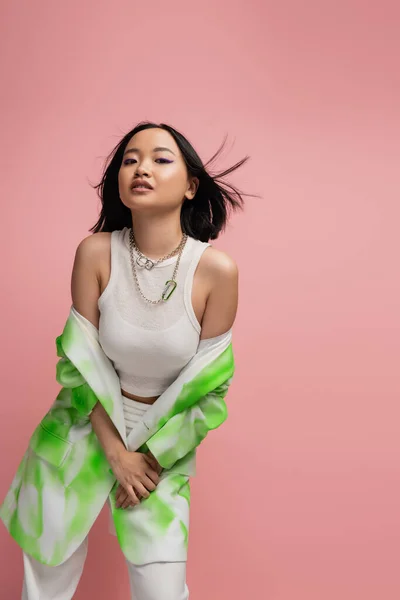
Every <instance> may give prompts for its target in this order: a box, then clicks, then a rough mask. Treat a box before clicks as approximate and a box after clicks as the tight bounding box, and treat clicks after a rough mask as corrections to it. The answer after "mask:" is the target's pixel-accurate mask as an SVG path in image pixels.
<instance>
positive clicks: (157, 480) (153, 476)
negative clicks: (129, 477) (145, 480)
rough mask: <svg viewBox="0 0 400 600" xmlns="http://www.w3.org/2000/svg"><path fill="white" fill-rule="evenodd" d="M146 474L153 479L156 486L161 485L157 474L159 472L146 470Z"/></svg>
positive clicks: (150, 469)
mask: <svg viewBox="0 0 400 600" xmlns="http://www.w3.org/2000/svg"><path fill="white" fill-rule="evenodd" d="M145 474H146V476H147V477H149V478H150V479H151V481H152V482H153V483H154V484H155V485H158V484H159V483H160V476H159V474H158V473H157V471H155V470H154V469H152V468H148V469H146V471H145Z"/></svg>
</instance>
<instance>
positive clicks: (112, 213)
mask: <svg viewBox="0 0 400 600" xmlns="http://www.w3.org/2000/svg"><path fill="white" fill-rule="evenodd" d="M153 127H157V128H160V129H165V130H166V131H168V132H169V133H170V134H171V135H172V136H173V138H174V140H175V141H176V143H177V145H178V147H179V149H180V151H181V152H182V156H183V159H184V161H185V163H186V167H187V170H188V173H189V174H190V175H192V176H194V177H197V178H198V179H199V186H198V189H197V192H196V195H195V197H194V198H193V200H185V201H184V202H183V204H182V208H181V228H182V231H183V232H184V233H187V234H188V235H190V236H192V237H194V238H196V239H198V240H201V241H203V242H208V241H209V240H210V239H212V240H214V239H216V238H217V237H218V235H219V234H220V232H221V231H223V230H224V229H225V227H226V224H227V220H228V216H229V215H228V213H229V211H230V210H237V209H239V208H240V209H243V196H252V195H253V194H245V193H244V192H241V191H240V190H238V188H236V187H234V186H233V185H231V184H229V183H227V182H225V181H222V180H221V178H223V177H225V176H226V175H229V173H232V171H235V170H236V169H237V168H238V167H240V166H241V165H242V164H243V163H245V162H246V161H247V160H248V159H249V156H246V157H245V158H243V159H242V160H240V161H239V162H237V163H236V164H234V165H233V166H232V167H230V168H229V169H226V170H225V171H222V172H220V173H214V174H211V172H209V170H207V169H206V167H207V165H209V164H210V163H212V162H213V161H214V160H215V158H216V157H217V156H218V155H219V153H220V152H221V150H222V148H223V147H224V145H225V141H226V137H225V140H224V141H223V143H222V145H221V146H220V148H219V149H218V150H217V152H216V153H215V154H214V155H213V156H212V157H211V158H210V160H209V161H208V162H207V163H206V165H203V163H202V161H201V158H200V157H199V155H198V154H197V152H196V151H195V150H194V148H193V146H192V145H191V144H190V143H189V141H188V140H187V139H186V138H185V137H184V136H183V135H182V134H181V133H179V132H178V131H177V130H176V129H174V128H173V127H171V126H170V125H166V124H165V123H159V124H157V123H153V122H151V121H142V122H140V123H139V124H138V125H136V127H134V128H133V129H132V130H131V131H129V132H128V133H127V134H126V135H125V136H124V137H123V138H122V140H121V141H120V142H119V143H118V144H117V146H116V147H115V148H114V149H113V150H112V151H111V153H110V154H109V156H108V157H107V159H106V161H105V166H104V171H103V175H102V178H101V181H100V183H98V184H96V185H94V186H92V187H94V189H96V190H97V194H98V196H99V197H100V200H101V204H102V208H101V212H100V216H99V219H98V221H97V222H96V224H95V225H94V226H93V227H92V228H91V229H90V230H89V231H92V232H93V233H97V232H98V231H114V230H119V229H123V228H124V227H131V226H132V214H131V211H130V209H129V208H128V207H127V206H125V204H123V202H122V201H121V198H120V196H119V188H118V172H119V169H120V166H121V163H122V157H123V154H124V151H125V148H126V146H127V145H128V142H129V140H130V139H131V138H132V137H133V136H134V135H135V134H136V133H138V132H139V131H142V130H143V129H151V128H153Z"/></svg>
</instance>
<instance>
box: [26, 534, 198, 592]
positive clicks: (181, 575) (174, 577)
mask: <svg viewBox="0 0 400 600" xmlns="http://www.w3.org/2000/svg"><path fill="white" fill-rule="evenodd" d="M87 548H88V538H87V537H86V539H85V541H84V542H83V543H82V544H81V545H80V546H79V547H78V548H77V550H75V552H74V553H73V554H72V556H70V557H69V558H68V559H67V560H66V561H65V562H64V563H62V564H61V565H58V566H57V567H51V566H49V565H44V564H42V563H40V562H38V561H37V560H36V559H34V558H32V556H30V555H29V554H25V552H23V559H24V581H23V588H22V600H71V598H73V595H74V593H75V590H76V588H77V586H78V583H79V580H80V578H81V575H82V572H83V566H84V564H85V559H86V555H87ZM126 563H127V566H128V573H129V583H130V587H131V599H132V600H188V598H189V590H188V587H187V585H186V561H181V562H154V563H147V564H145V565H134V564H132V563H130V562H129V561H126Z"/></svg>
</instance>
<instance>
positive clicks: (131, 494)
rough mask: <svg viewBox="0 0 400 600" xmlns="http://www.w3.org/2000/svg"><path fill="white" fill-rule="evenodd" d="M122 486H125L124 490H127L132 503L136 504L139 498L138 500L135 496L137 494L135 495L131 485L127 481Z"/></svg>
mask: <svg viewBox="0 0 400 600" xmlns="http://www.w3.org/2000/svg"><path fill="white" fill-rule="evenodd" d="M124 487H125V490H126V491H127V493H128V495H129V497H130V499H131V500H132V503H133V504H134V505H136V504H139V503H140V500H139V498H138V497H137V495H136V493H135V490H134V489H133V487H132V485H130V484H129V483H128V484H127V485H126V486H124Z"/></svg>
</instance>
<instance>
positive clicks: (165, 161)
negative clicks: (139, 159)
mask: <svg viewBox="0 0 400 600" xmlns="http://www.w3.org/2000/svg"><path fill="white" fill-rule="evenodd" d="M158 160H160V161H162V162H161V164H170V163H172V162H173V161H172V160H168V159H167V158H156V162H157V161H158ZM132 162H136V159H135V158H126V159H125V160H124V162H123V164H124V165H129V164H131V163H132Z"/></svg>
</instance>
